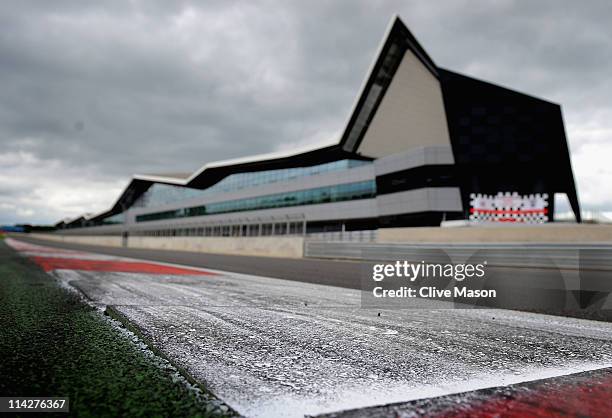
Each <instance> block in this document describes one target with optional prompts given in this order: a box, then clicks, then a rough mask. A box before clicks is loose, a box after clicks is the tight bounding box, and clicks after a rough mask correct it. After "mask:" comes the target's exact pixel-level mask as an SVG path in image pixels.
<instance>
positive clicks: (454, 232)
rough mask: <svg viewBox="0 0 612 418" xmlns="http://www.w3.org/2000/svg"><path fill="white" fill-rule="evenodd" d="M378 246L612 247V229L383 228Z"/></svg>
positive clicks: (563, 226)
mask: <svg viewBox="0 0 612 418" xmlns="http://www.w3.org/2000/svg"><path fill="white" fill-rule="evenodd" d="M377 242H385V243H387V242H403V243H447V244H448V243H479V242H482V243H503V242H523V243H568V244H569V243H611V242H612V225H587V224H581V225H575V224H574V225H568V224H545V225H531V226H517V225H508V226H473V227H470V226H467V227H454V228H452V227H449V228H439V227H427V228H381V229H379V230H378V239H377Z"/></svg>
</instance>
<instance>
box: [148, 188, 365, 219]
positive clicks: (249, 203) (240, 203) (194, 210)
mask: <svg viewBox="0 0 612 418" xmlns="http://www.w3.org/2000/svg"><path fill="white" fill-rule="evenodd" d="M373 197H376V182H375V181H374V180H368V181H361V182H357V183H346V184H338V185H334V186H326V187H318V188H316V189H308V190H299V191H295V192H286V193H276V194H272V195H267V196H258V197H251V198H247V199H237V200H229V201H226V202H216V203H209V204H207V205H200V206H192V207H187V208H181V209H175V210H167V211H162V212H155V213H147V214H143V215H138V216H136V222H147V221H157V220H162V219H176V218H187V217H192V216H203V215H216V214H220V213H230V212H242V211H249V210H260V209H273V208H282V207H288V206H301V205H313V204H317V203H331V202H342V201H346V200H356V199H368V198H373Z"/></svg>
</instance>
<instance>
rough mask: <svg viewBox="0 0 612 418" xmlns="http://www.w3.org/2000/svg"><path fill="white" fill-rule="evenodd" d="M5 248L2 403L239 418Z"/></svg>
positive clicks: (96, 412) (0, 258)
mask: <svg viewBox="0 0 612 418" xmlns="http://www.w3.org/2000/svg"><path fill="white" fill-rule="evenodd" d="M160 364H163V362H161V361H158V360H156V359H155V358H154V357H153V356H149V355H145V354H144V353H143V351H142V350H141V349H140V348H138V346H137V345H136V344H135V343H134V342H133V341H131V340H130V339H129V338H128V337H127V336H126V335H124V334H123V333H122V332H120V331H119V330H118V329H116V328H115V327H114V326H113V325H112V324H111V323H110V321H109V320H107V319H105V318H103V317H102V315H101V314H100V313H99V312H96V311H95V310H94V309H93V308H92V307H90V306H88V305H87V304H85V303H83V302H82V301H81V300H80V299H79V298H78V297H77V296H76V295H74V294H72V293H71V292H69V291H67V290H65V289H62V288H61V287H60V286H59V285H58V284H57V283H56V282H55V281H54V280H53V279H52V278H51V277H50V276H49V275H47V274H46V273H44V272H43V271H42V270H40V269H39V268H38V267H37V266H35V265H33V264H32V263H31V262H29V261H28V260H26V259H24V258H22V257H20V256H18V255H17V254H16V253H15V252H14V251H13V250H11V249H10V248H8V246H7V245H6V244H5V243H4V242H1V241H0V396H67V397H69V398H70V415H74V416H83V417H88V416H96V417H119V416H130V417H167V416H177V417H183V416H189V417H219V416H233V415H234V414H233V413H232V412H231V411H228V410H227V407H226V406H225V405H223V404H222V403H221V402H219V401H218V400H216V399H214V398H212V397H211V396H209V395H207V394H204V393H202V394H198V393H197V392H196V391H194V390H190V389H189V388H188V387H187V386H186V385H185V384H184V383H183V382H182V381H181V379H177V373H176V370H175V369H173V368H171V367H166V368H164V367H160Z"/></svg>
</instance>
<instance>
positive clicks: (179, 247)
mask: <svg viewBox="0 0 612 418" xmlns="http://www.w3.org/2000/svg"><path fill="white" fill-rule="evenodd" d="M28 236H30V237H32V238H39V239H46V240H51V241H61V242H71V243H77V244H89V245H103V246H108V247H121V246H122V238H121V237H120V236H95V235H59V234H29V235H28ZM127 247H128V248H149V249H156V250H175V251H193V252H202V253H216V254H234V255H252V256H263V257H282V258H301V257H302V256H303V254H304V238H302V237H278V236H274V237H241V238H232V237H129V238H128V239H127Z"/></svg>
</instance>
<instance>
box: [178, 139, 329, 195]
mask: <svg viewBox="0 0 612 418" xmlns="http://www.w3.org/2000/svg"><path fill="white" fill-rule="evenodd" d="M338 143H339V140H335V141H329V143H326V144H320V143H319V144H316V145H305V146H302V147H299V148H295V149H292V150H281V151H273V152H269V153H265V154H257V155H251V156H248V157H238V158H231V159H228V160H220V161H213V162H210V163H206V164H204V165H203V166H202V167H200V169H199V170H197V171H195V172H194V173H193V174H192V175H191V176H189V177H188V178H187V179H186V180H187V181H186V183H185V184H187V183H189V182H190V181H191V180H193V179H194V178H196V177H198V176H199V175H200V174H202V173H203V172H204V171H206V170H207V169H209V168H219V167H228V166H232V165H239V164H247V163H256V162H260V161H267V160H277V159H280V158H289V157H293V156H295V155H299V154H304V153H307V152H311V151H316V150H318V149H321V148H325V147H329V146H333V145H338Z"/></svg>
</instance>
